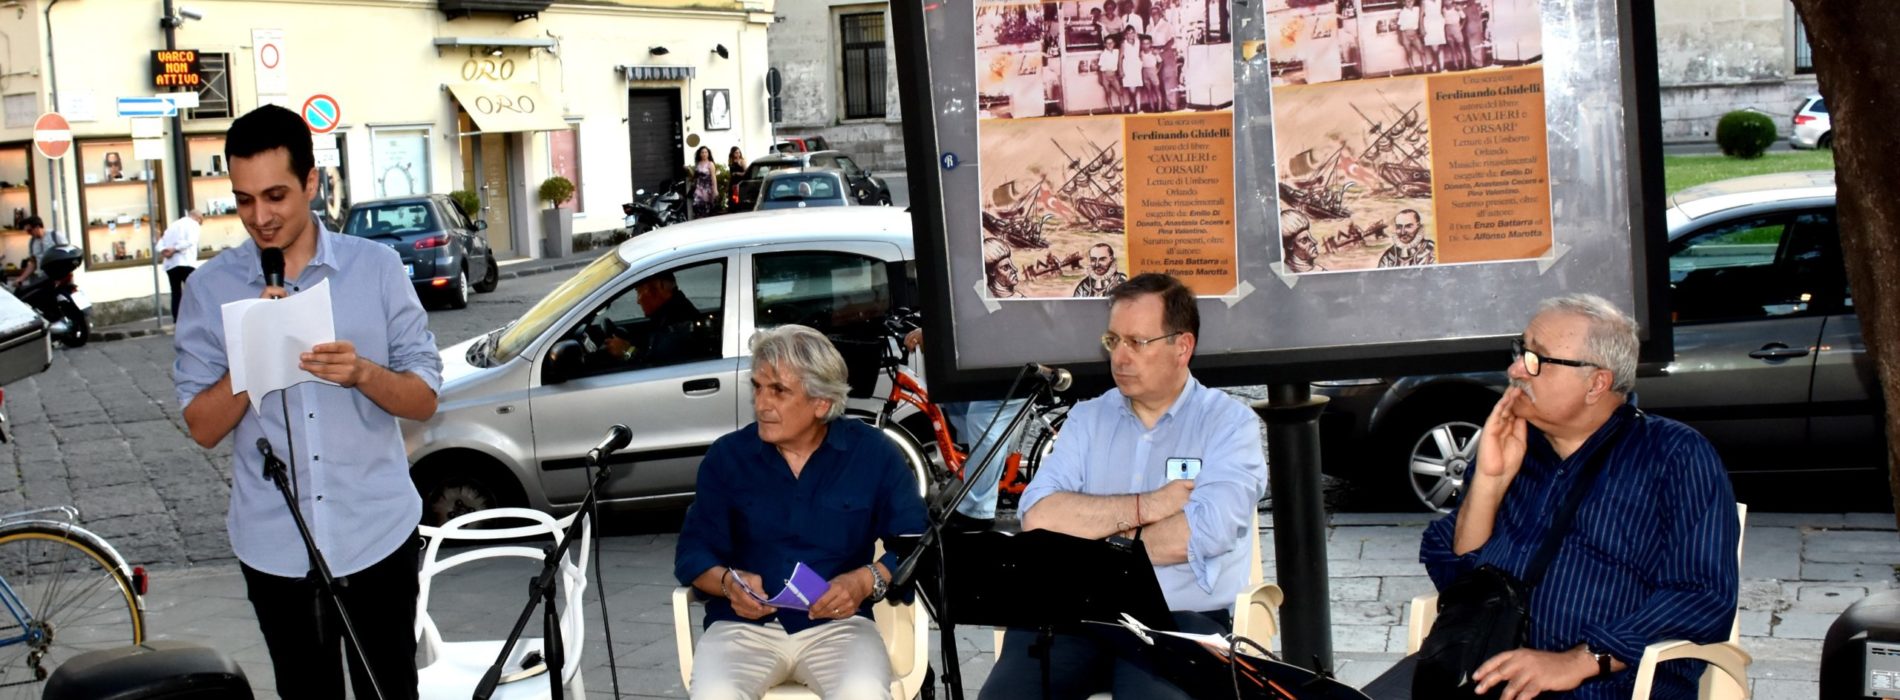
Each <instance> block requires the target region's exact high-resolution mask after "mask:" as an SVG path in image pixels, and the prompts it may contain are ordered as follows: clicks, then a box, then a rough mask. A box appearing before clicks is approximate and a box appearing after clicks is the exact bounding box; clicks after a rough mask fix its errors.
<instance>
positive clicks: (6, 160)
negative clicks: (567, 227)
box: [0, 0, 774, 306]
mask: <svg viewBox="0 0 1900 700" xmlns="http://www.w3.org/2000/svg"><path fill="white" fill-rule="evenodd" d="M14 4H15V5H18V7H14V8H6V9H0V32H4V34H5V35H6V36H8V37H10V38H11V43H10V45H9V46H8V47H6V49H5V50H6V51H7V52H8V55H7V56H6V59H7V62H6V66H7V68H8V69H10V70H9V71H8V72H7V73H6V74H5V75H0V100H4V107H5V120H4V122H3V123H0V126H3V128H0V225H4V226H9V227H10V226H12V225H13V224H14V223H15V222H16V220H17V218H18V217H21V216H24V215H26V214H38V215H40V216H42V217H44V218H45V219H46V220H47V222H48V224H49V225H50V226H52V227H53V228H55V229H57V230H59V231H61V232H63V233H64V234H65V238H67V240H68V241H69V242H71V243H74V244H76V245H80V246H82V247H83V248H84V249H85V251H86V256H87V262H86V266H85V267H84V268H82V272H81V275H82V280H81V281H80V285H81V287H82V288H83V289H85V290H86V291H87V292H88V293H89V294H90V295H91V297H92V298H93V299H94V300H95V301H100V302H113V301H115V300H136V299H149V298H150V297H151V296H152V295H153V294H154V281H153V275H152V266H153V260H152V253H151V250H152V241H153V239H154V238H155V237H156V232H162V231H163V229H164V227H165V224H166V222H169V221H171V220H174V219H176V218H178V217H179V216H180V215H181V213H182V212H184V211H185V210H187V209H192V210H197V211H201V212H203V213H204V214H205V215H206V217H207V218H206V221H205V224H204V229H203V231H204V232H203V235H202V237H201V240H200V246H201V252H200V259H201V260H202V259H204V258H206V257H209V256H212V255H216V254H217V252H218V251H220V250H223V249H225V248H228V247H231V246H234V245H237V244H239V243H241V242H243V240H244V239H245V237H246V234H245V231H244V228H243V226H242V224H241V222H240V221H239V220H238V219H237V217H236V215H235V212H236V203H235V201H234V199H233V197H232V194H231V189H230V182H229V180H228V179H226V177H227V175H228V168H229V165H228V163H226V162H225V161H224V155H223V149H224V136H223V134H224V132H225V130H226V129H228V128H229V126H230V124H231V121H232V119H233V118H234V117H236V116H241V115H242V114H244V113H245V112H247V111H250V110H251V109H255V108H256V107H257V106H258V105H260V104H281V105H283V106H285V107H287V108H290V109H292V110H298V111H300V112H304V113H305V114H306V118H311V119H314V120H315V121H314V122H313V125H321V126H327V127H330V128H331V129H332V130H331V131H329V132H328V133H327V134H319V135H317V136H315V139H316V145H317V147H318V149H319V151H318V166H319V190H320V194H319V197H318V201H316V202H313V203H312V208H313V210H316V211H319V212H320V213H322V214H324V215H326V217H327V218H329V219H331V220H333V221H339V220H340V219H341V218H342V217H344V215H345V213H346V212H347V210H348V208H349V205H350V204H351V203H353V202H362V201H368V200H374V199H381V198H385V197H397V196H404V195H410V194H418V193H449V192H455V191H458V190H466V191H469V192H473V193H475V194H476V195H477V196H478V198H479V201H480V203H481V205H480V211H479V212H477V213H476V214H475V217H474V218H478V219H481V220H483V221H486V222H487V225H488V228H487V230H486V232H485V233H486V235H487V236H488V238H489V242H490V244H491V246H492V247H493V248H494V249H495V250H496V251H497V253H498V257H502V258H504V259H506V258H510V257H536V256H540V255H542V254H543V250H544V234H545V231H544V225H543V219H544V217H543V215H542V210H543V209H544V208H546V206H547V205H546V204H544V203H542V202H539V201H537V192H538V190H539V187H540V184H541V183H542V182H543V181H544V180H546V179H547V178H549V177H551V176H554V175H562V176H564V177H567V178H568V179H570V180H572V181H573V182H574V183H575V184H576V186H577V191H576V194H575V196H574V198H573V199H571V200H569V201H568V202H567V203H566V204H564V205H563V206H564V207H566V208H568V209H571V210H572V212H573V222H574V226H573V228H574V231H575V233H576V235H580V234H585V233H591V232H598V231H609V230H613V229H616V228H620V227H621V226H622V225H623V216H624V215H623V214H622V212H621V208H620V205H621V204H622V203H624V202H628V201H631V200H632V199H633V192H634V191H635V190H636V189H641V188H649V189H651V188H656V187H658V186H661V185H662V184H664V183H666V182H668V181H669V180H671V179H674V178H677V177H680V176H681V174H682V173H683V169H684V166H685V165H686V164H687V163H688V162H689V160H690V158H691V155H692V152H693V151H694V150H695V149H696V148H697V147H700V146H706V147H709V148H711V149H712V150H713V152H714V153H715V154H716V158H715V159H716V160H718V161H719V162H724V160H725V155H726V152H727V149H730V148H732V147H735V146H736V147H740V148H742V149H743V150H745V151H746V152H748V153H751V152H758V151H763V150H764V149H765V148H766V147H768V146H769V140H770V138H771V124H770V122H769V120H768V115H767V112H766V105H765V101H764V95H765V90H764V84H765V71H766V68H767V62H766V33H767V29H768V28H769V27H770V25H771V21H772V10H773V4H774V0H625V1H611V0H590V1H588V2H574V3H564V2H547V1H546V0H541V1H538V2H537V1H535V0H321V1H318V0H204V1H203V2H202V3H201V4H193V5H191V6H190V7H192V8H193V9H192V11H190V12H188V13H181V15H180V16H178V17H175V18H174V19H173V20H172V23H173V24H174V25H175V29H174V35H175V36H174V39H173V43H172V45H171V46H167V43H166V36H165V32H164V30H163V29H161V26H162V25H161V22H160V18H161V16H162V15H163V2H162V1H161V0H114V1H113V2H64V3H61V2H58V1H57V0H29V1H27V2H24V3H14ZM194 15H195V16H194ZM167 49H175V50H178V51H181V52H189V53H176V54H167V55H165V56H164V57H163V58H167V59H174V61H175V62H176V63H178V64H180V65H179V67H177V68H170V67H167V66H166V65H165V63H163V62H161V60H160V59H161V57H160V56H158V55H157V54H155V53H154V52H157V51H161V50H167ZM187 59H188V60H187ZM172 70H177V71H181V73H179V74H178V75H169V74H167V73H166V72H167V71H172ZM181 75H182V76H184V77H179V76H181ZM164 83H172V84H174V85H178V86H179V87H161V86H160V85H161V84H164ZM190 83H197V85H196V87H195V88H192V87H189V84H190ZM181 88H183V89H184V90H185V91H187V92H192V93H195V94H196V97H197V106H196V107H194V108H188V109H183V110H180V112H181V119H180V120H179V121H177V122H174V121H173V120H171V119H163V120H160V121H159V122H157V128H159V129H162V132H163V133H162V134H160V136H162V139H161V140H160V141H159V143H161V144H162V148H161V149H150V148H144V147H141V145H140V144H135V143H134V140H133V137H134V136H135V133H134V132H135V131H136V130H141V129H150V128H153V126H154V125H153V124H151V123H149V122H147V123H135V122H134V120H132V119H129V118H125V117H121V116H119V111H120V110H119V109H118V105H119V98H122V97H151V96H153V95H155V94H158V93H160V92H171V91H175V90H179V89H181ZM325 98H327V99H325ZM326 105H334V109H333V110H332V109H331V108H329V107H327V106H326ZM53 110H57V111H58V112H59V113H60V114H61V115H63V116H64V117H66V119H67V120H68V121H69V122H70V124H71V131H72V137H73V144H72V149H71V152H70V153H68V154H67V155H66V156H65V157H63V158H60V159H58V160H51V161H49V160H48V159H46V158H44V157H42V156H41V155H40V154H38V153H36V152H34V150H33V148H32V147H31V143H32V140H33V135H34V129H33V126H34V122H35V119H36V117H38V116H39V115H40V114H41V113H42V112H46V111H53ZM312 110H314V111H312ZM326 122H327V123H326ZM174 124H176V125H177V126H174ZM314 131H321V129H316V128H313V132H314ZM174 133H178V134H181V135H182V138H179V137H178V136H174ZM147 135H150V134H147ZM179 142H182V144H181V145H182V147H180V145H178V143H179ZM151 143H153V142H152V141H146V142H144V144H145V145H147V146H149V145H150V144H151ZM141 156H152V157H156V158H158V160H153V161H149V169H148V161H144V160H141V159H140V157H141ZM148 190H149V191H151V192H152V193H153V195H154V196H148V195H147V192H148ZM155 229H156V232H155ZM26 243H27V236H26V235H25V234H24V233H22V232H19V231H17V230H16V229H15V228H7V230H5V231H0V249H3V250H4V252H5V254H6V256H7V257H6V264H8V265H12V264H16V263H17V262H18V261H19V260H21V259H23V257H24V256H25V254H26ZM102 306H103V305H102Z"/></svg>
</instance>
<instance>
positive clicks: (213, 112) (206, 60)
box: [185, 53, 237, 119]
mask: <svg viewBox="0 0 1900 700" xmlns="http://www.w3.org/2000/svg"><path fill="white" fill-rule="evenodd" d="M230 64H231V54H228V53H205V54H199V55H198V69H199V71H201V72H202V73H203V74H204V78H205V81H204V85H203V86H202V87H199V88H198V107H197V108H195V109H188V110H185V116H187V117H189V118H192V119H230V118H231V117H234V116H237V112H236V108H235V106H234V105H233V104H232V100H231V71H230Z"/></svg>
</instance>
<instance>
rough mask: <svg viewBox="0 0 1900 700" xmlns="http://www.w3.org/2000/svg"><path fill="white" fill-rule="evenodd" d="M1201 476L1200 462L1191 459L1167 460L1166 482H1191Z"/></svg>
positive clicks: (1176, 458)
mask: <svg viewBox="0 0 1900 700" xmlns="http://www.w3.org/2000/svg"><path fill="white" fill-rule="evenodd" d="M1200 475H1201V460H1199V459H1195V458H1192V457H1174V458H1170V459H1169V460H1168V481H1175V480H1177V479H1188V480H1190V481H1191V480H1193V479H1194V477H1197V476H1200Z"/></svg>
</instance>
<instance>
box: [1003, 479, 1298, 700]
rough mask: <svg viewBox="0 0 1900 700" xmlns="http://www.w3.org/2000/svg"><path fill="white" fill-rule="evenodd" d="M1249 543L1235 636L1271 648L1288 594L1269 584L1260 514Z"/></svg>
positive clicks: (1100, 697)
mask: <svg viewBox="0 0 1900 700" xmlns="http://www.w3.org/2000/svg"><path fill="white" fill-rule="evenodd" d="M1247 544H1248V546H1250V547H1252V548H1253V563H1252V564H1251V565H1250V566H1248V567H1247V587H1246V589H1244V590H1242V591H1241V592H1240V594H1239V595H1237V596H1235V598H1234V634H1237V635H1240V636H1242V637H1246V638H1248V639H1251V640H1253V641H1254V643H1256V644H1259V645H1260V646H1262V647H1271V646H1272V645H1273V641H1272V640H1273V637H1274V635H1277V634H1279V633H1280V622H1279V618H1278V617H1277V615H1278V614H1279V610H1280V604H1281V603H1282V602H1285V601H1286V592H1284V591H1281V590H1280V587H1279V586H1277V585H1274V584H1271V583H1267V581H1266V579H1267V573H1266V564H1265V563H1264V562H1263V561H1262V560H1261V554H1260V511H1259V510H1255V511H1254V514H1253V526H1252V527H1251V528H1249V531H1248V535H1247ZM1003 632H1004V630H1001V629H998V630H996V639H995V643H996V646H995V647H993V648H992V653H994V654H995V655H996V656H998V657H1001V656H1002V655H1003ZM1241 650H1242V651H1244V652H1246V653H1249V654H1251V653H1254V651H1253V650H1252V649H1250V648H1247V647H1241ZM1113 697H1115V696H1114V695H1113V694H1112V693H1105V692H1104V693H1096V694H1094V695H1090V696H1089V700H1108V699H1109V698H1113Z"/></svg>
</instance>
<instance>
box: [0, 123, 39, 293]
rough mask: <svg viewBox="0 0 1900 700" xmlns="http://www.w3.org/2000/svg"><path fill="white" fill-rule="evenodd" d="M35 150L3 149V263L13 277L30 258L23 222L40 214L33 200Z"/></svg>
mask: <svg viewBox="0 0 1900 700" xmlns="http://www.w3.org/2000/svg"><path fill="white" fill-rule="evenodd" d="M31 148H32V147H31V146H28V145H27V144H24V143H17V144H9V145H5V146H0V261H4V262H3V263H0V264H4V265H5V266H6V268H7V271H8V273H9V274H11V273H12V272H13V271H15V270H17V269H18V266H19V264H20V262H21V261H23V260H25V259H26V254H27V253H26V251H27V248H26V244H27V235H26V232H25V231H22V230H20V220H22V219H25V218H26V217H28V216H32V215H34V214H37V213H39V212H38V207H37V206H35V202H34V201H33V158H32V157H31V156H30V155H29V153H30V152H31V151H30V149H31Z"/></svg>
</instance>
